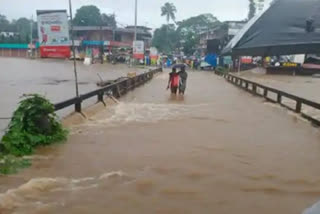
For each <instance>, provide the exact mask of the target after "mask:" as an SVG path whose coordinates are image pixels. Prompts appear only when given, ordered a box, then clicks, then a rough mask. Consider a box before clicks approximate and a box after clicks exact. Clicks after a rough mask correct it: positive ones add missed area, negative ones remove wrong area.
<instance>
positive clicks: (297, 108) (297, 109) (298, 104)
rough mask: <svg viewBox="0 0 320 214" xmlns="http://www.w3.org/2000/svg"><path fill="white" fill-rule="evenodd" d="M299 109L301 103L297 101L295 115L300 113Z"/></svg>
mask: <svg viewBox="0 0 320 214" xmlns="http://www.w3.org/2000/svg"><path fill="white" fill-rule="evenodd" d="M301 107H302V103H301V101H299V100H297V104H296V112H297V113H301Z"/></svg>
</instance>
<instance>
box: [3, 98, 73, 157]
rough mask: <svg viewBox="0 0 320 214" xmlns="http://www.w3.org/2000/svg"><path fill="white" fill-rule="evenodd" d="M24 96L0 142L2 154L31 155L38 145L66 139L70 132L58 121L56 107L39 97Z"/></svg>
mask: <svg viewBox="0 0 320 214" xmlns="http://www.w3.org/2000/svg"><path fill="white" fill-rule="evenodd" d="M23 97H24V98H25V99H23V100H22V101H21V102H20V103H19V107H18V109H17V110H16V111H15V112H14V113H13V116H12V119H11V121H10V123H9V126H8V128H7V131H6V133H5V135H4V136H3V138H2V140H1V145H0V149H1V153H3V154H11V155H15V156H22V155H28V154H31V153H32V152H33V149H34V148H35V147H37V146H40V145H49V144H51V143H54V142H61V141H64V140H66V138H67V131H66V130H65V129H64V128H63V127H62V125H61V123H60V122H59V121H58V120H57V116H56V114H55V113H54V106H53V104H52V103H50V101H49V100H47V99H46V98H44V97H43V96H41V95H38V94H29V95H24V96H23Z"/></svg>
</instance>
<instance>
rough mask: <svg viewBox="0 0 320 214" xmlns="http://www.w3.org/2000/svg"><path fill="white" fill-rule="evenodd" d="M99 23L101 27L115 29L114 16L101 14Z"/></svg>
mask: <svg viewBox="0 0 320 214" xmlns="http://www.w3.org/2000/svg"><path fill="white" fill-rule="evenodd" d="M101 22H102V25H103V26H108V27H113V28H116V27H117V21H116V16H115V15H114V14H109V15H107V14H105V13H103V14H101Z"/></svg>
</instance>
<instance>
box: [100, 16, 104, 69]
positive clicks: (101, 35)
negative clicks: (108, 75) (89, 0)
mask: <svg viewBox="0 0 320 214" xmlns="http://www.w3.org/2000/svg"><path fill="white" fill-rule="evenodd" d="M100 19H101V20H100V60H101V64H103V48H104V44H103V43H104V42H103V29H102V24H103V23H102V16H100Z"/></svg>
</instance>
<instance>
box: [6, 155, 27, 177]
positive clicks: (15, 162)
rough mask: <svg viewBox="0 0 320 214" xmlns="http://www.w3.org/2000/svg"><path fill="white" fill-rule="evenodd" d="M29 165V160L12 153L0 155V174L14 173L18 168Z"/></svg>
mask: <svg viewBox="0 0 320 214" xmlns="http://www.w3.org/2000/svg"><path fill="white" fill-rule="evenodd" d="M30 165H31V162H30V160H28V159H24V158H19V157H15V156H12V155H6V156H3V157H1V156H0V174H5V175H8V174H14V173H17V172H18V170H19V169H23V168H26V167H29V166H30Z"/></svg>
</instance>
